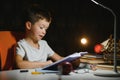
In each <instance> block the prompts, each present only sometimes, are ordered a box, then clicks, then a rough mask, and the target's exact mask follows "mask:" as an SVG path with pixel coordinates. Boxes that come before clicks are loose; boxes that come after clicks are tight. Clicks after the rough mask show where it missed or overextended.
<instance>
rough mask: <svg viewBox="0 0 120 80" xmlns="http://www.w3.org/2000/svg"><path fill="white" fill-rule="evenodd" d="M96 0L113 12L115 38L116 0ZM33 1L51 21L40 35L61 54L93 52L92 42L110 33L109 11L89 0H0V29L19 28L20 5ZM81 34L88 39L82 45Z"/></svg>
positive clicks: (23, 6) (17, 29)
mask: <svg viewBox="0 0 120 80" xmlns="http://www.w3.org/2000/svg"><path fill="white" fill-rule="evenodd" d="M96 1H98V2H99V3H102V4H103V5H106V6H108V7H110V8H111V9H112V10H113V11H114V12H115V14H116V15H117V38H120V34H119V32H120V31H119V30H120V27H119V25H120V24H119V21H120V19H119V18H120V16H119V13H120V10H119V9H120V8H119V7H120V6H119V5H118V0H115V1H116V2H115V1H114V0H96ZM33 3H34V4H39V5H40V6H41V7H42V8H45V9H49V10H50V11H51V13H52V14H53V21H52V23H51V25H50V28H49V29H48V33H47V34H46V36H45V38H44V39H46V40H47V41H48V43H49V45H50V46H51V47H52V48H53V49H54V50H55V51H56V52H58V53H60V54H61V55H68V54H71V53H73V52H76V51H85V50H86V51H89V52H94V51H93V48H94V45H95V44H97V43H101V42H102V41H104V40H106V39H107V38H108V37H109V35H110V34H113V20H114V18H113V15H112V14H111V13H110V12H109V11H107V10H106V9H104V8H102V7H100V6H98V5H96V4H94V3H93V2H91V1H90V0H2V1H0V10H1V11H0V30H13V31H23V30H24V27H23V23H22V14H23V9H24V8H25V7H26V6H27V5H29V4H33ZM82 36H87V37H88V39H89V44H88V45H87V46H85V47H83V46H82V45H80V42H79V39H80V38H81V37H82Z"/></svg>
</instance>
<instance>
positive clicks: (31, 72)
mask: <svg viewBox="0 0 120 80" xmlns="http://www.w3.org/2000/svg"><path fill="white" fill-rule="evenodd" d="M31 74H43V73H42V72H36V71H35V72H31Z"/></svg>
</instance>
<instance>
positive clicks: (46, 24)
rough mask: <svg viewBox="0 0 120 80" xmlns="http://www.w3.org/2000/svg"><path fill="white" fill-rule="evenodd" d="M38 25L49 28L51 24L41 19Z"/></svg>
mask: <svg viewBox="0 0 120 80" xmlns="http://www.w3.org/2000/svg"><path fill="white" fill-rule="evenodd" d="M36 23H38V24H40V25H44V26H49V24H50V22H48V21H47V20H46V19H39V20H38V21H37V22H36Z"/></svg>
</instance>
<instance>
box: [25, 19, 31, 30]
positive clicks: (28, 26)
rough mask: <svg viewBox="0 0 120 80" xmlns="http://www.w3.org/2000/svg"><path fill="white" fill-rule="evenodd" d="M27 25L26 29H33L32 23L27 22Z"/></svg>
mask: <svg viewBox="0 0 120 80" xmlns="http://www.w3.org/2000/svg"><path fill="white" fill-rule="evenodd" d="M25 25H26V28H27V29H28V30H30V29H31V25H32V24H31V22H30V21H27V22H26V23H25Z"/></svg>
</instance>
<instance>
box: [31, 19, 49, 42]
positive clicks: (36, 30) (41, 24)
mask: <svg viewBox="0 0 120 80" xmlns="http://www.w3.org/2000/svg"><path fill="white" fill-rule="evenodd" d="M49 24H50V22H47V21H46V19H43V20H41V19H40V20H39V21H37V22H36V23H34V24H31V28H30V31H31V35H32V38H33V39H34V40H35V41H39V40H41V39H42V38H43V37H44V36H45V34H46V30H47V29H48V27H49Z"/></svg>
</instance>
